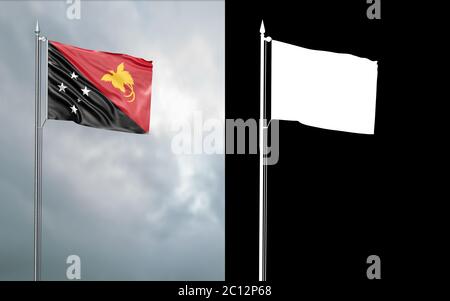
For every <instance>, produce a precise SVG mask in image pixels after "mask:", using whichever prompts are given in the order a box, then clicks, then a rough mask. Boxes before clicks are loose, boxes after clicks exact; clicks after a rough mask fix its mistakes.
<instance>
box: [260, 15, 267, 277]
mask: <svg viewBox="0 0 450 301" xmlns="http://www.w3.org/2000/svg"><path fill="white" fill-rule="evenodd" d="M259 32H260V34H261V35H260V90H259V100H260V105H259V109H260V111H259V281H266V263H267V262H266V238H267V233H266V226H267V219H266V217H267V214H266V195H265V192H266V187H265V179H266V178H265V176H266V175H265V171H266V170H265V162H264V160H265V158H264V146H265V141H264V131H265V130H266V129H267V127H266V114H265V112H266V110H265V44H264V42H265V37H264V33H265V28H264V21H261V27H260V30H259Z"/></svg>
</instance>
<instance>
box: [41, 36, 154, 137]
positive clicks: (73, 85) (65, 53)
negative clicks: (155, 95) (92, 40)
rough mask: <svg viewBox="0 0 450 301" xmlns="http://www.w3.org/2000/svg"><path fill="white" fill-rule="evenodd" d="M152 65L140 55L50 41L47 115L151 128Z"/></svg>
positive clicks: (127, 127) (94, 123) (101, 124)
mask: <svg viewBox="0 0 450 301" xmlns="http://www.w3.org/2000/svg"><path fill="white" fill-rule="evenodd" d="M152 73H153V64H152V62H151V61H147V60H144V59H141V58H136V57H132V56H129V55H126V54H116V53H109V52H100V51H94V50H87V49H82V48H78V47H74V46H69V45H64V44H61V43H58V42H55V41H49V43H48V118H49V119H56V120H71V121H74V122H76V123H79V124H81V125H85V126H90V127H95V128H102V129H109V130H115V131H122V132H132V133H147V132H148V131H149V129H150V102H151V87H152Z"/></svg>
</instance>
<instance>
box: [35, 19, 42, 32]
mask: <svg viewBox="0 0 450 301" xmlns="http://www.w3.org/2000/svg"><path fill="white" fill-rule="evenodd" d="M40 31H41V30H40V29H39V21H38V20H36V28H35V29H34V33H36V34H38V33H39V32H40Z"/></svg>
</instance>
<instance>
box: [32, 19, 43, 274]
mask: <svg viewBox="0 0 450 301" xmlns="http://www.w3.org/2000/svg"><path fill="white" fill-rule="evenodd" d="M34 33H35V125H34V243H33V245H34V254H33V255H34V257H33V262H34V269H33V272H34V276H33V278H34V281H39V280H40V278H41V232H42V231H41V230H42V140H43V139H42V138H43V130H42V124H41V45H40V42H41V37H40V29H39V22H38V21H36V28H35V30H34Z"/></svg>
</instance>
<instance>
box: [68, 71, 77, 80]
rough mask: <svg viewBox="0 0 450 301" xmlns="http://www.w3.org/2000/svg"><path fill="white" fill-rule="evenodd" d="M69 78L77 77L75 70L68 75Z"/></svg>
mask: <svg viewBox="0 0 450 301" xmlns="http://www.w3.org/2000/svg"><path fill="white" fill-rule="evenodd" d="M70 78H72V79H75V80H76V79H77V78H78V75H76V74H75V72H72V74H71V75H70Z"/></svg>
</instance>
